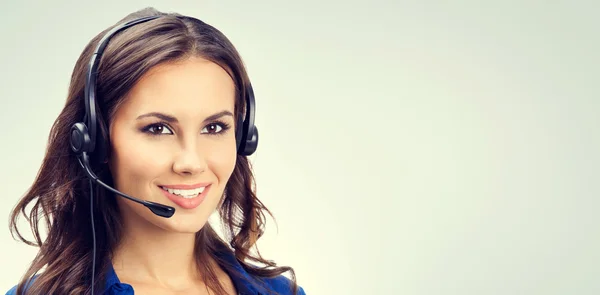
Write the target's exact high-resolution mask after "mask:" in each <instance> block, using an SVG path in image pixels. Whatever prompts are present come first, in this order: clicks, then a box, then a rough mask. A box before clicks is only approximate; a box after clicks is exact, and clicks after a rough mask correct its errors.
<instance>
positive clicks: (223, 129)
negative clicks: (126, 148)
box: [141, 120, 231, 136]
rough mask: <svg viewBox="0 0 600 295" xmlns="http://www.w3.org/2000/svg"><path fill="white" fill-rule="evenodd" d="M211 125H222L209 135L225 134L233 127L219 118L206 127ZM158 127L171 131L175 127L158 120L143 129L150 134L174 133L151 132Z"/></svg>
mask: <svg viewBox="0 0 600 295" xmlns="http://www.w3.org/2000/svg"><path fill="white" fill-rule="evenodd" d="M211 125H217V126H218V127H221V131H219V132H217V133H208V134H209V135H215V136H218V135H224V134H225V132H226V131H227V130H229V129H230V128H231V126H230V125H229V124H228V123H225V122H223V121H219V120H217V121H214V122H211V123H209V124H207V125H206V127H208V126H211ZM157 127H163V128H167V129H169V131H171V133H174V132H173V128H171V126H169V124H168V123H167V122H162V121H161V122H158V123H152V124H150V125H147V126H145V127H144V128H142V129H141V131H142V132H144V133H147V134H149V135H150V136H161V135H172V134H162V133H153V132H150V130H151V129H152V128H157ZM203 129H204V128H203Z"/></svg>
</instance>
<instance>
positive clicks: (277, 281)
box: [6, 252, 306, 295]
mask: <svg viewBox="0 0 600 295" xmlns="http://www.w3.org/2000/svg"><path fill="white" fill-rule="evenodd" d="M219 255H220V257H221V258H222V259H224V260H226V261H227V262H228V263H230V264H231V265H233V266H234V268H235V270H236V271H238V272H239V273H240V274H241V277H237V276H236V275H233V274H229V276H230V278H231V280H232V281H233V284H234V286H235V288H236V289H237V292H238V294H240V295H262V294H265V293H264V292H263V291H262V290H260V289H259V288H260V287H257V286H265V287H266V288H267V289H268V291H269V293H275V294H280V295H291V294H293V292H292V291H291V288H290V283H291V282H290V280H289V279H288V278H286V277H284V276H282V275H280V276H278V277H275V278H268V279H261V280H259V279H258V278H255V277H253V276H252V275H250V274H249V273H248V272H246V271H245V270H244V268H243V267H242V265H241V264H240V263H239V262H238V261H237V259H235V256H233V254H232V253H229V252H225V253H220V254H219ZM261 281H262V282H263V283H262V284H261ZM298 288H299V289H298V293H297V294H298V295H306V293H305V292H304V289H302V287H298ZM16 294H17V286H14V287H13V288H12V289H10V290H9V291H8V292H7V293H6V295H16ZM102 294H104V295H133V294H134V292H133V287H132V286H131V285H129V284H126V283H121V281H120V280H119V278H118V277H117V274H116V273H115V270H114V269H113V267H112V265H109V269H108V273H107V277H106V284H105V285H104V292H103V293H102Z"/></svg>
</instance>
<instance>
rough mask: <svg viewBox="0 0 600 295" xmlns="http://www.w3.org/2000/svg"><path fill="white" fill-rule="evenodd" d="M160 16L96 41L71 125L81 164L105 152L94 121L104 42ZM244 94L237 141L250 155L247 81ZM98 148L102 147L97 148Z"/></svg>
mask: <svg viewBox="0 0 600 295" xmlns="http://www.w3.org/2000/svg"><path fill="white" fill-rule="evenodd" d="M159 17H160V16H149V17H143V18H139V19H135V20H132V21H129V22H126V23H125V24H122V25H120V26H117V27H115V28H113V29H112V30H111V31H109V32H108V33H107V34H106V35H105V36H104V37H103V38H102V39H101V40H100V42H99V43H98V46H97V48H96V51H95V52H94V54H93V55H92V57H91V59H90V62H89V67H88V71H87V74H86V81H85V93H84V100H85V117H84V119H83V122H78V123H75V124H74V125H73V126H72V128H71V149H72V150H73V152H75V153H76V154H77V155H78V156H79V158H80V159H81V160H82V162H83V164H89V155H90V154H91V153H93V152H99V153H101V154H102V155H105V154H106V151H104V150H103V149H105V148H107V144H106V143H107V140H106V138H104V137H103V136H102V135H100V132H98V129H99V126H98V124H100V123H99V122H98V121H97V118H98V116H97V112H98V110H97V100H96V80H97V69H98V65H99V64H100V60H101V58H102V54H103V53H104V49H105V48H106V45H108V42H109V41H110V39H111V38H112V37H113V36H114V35H116V34H117V33H118V32H120V31H122V30H124V29H127V28H129V27H132V26H135V25H137V24H140V23H144V22H147V21H150V20H153V19H156V18H159ZM245 96H246V97H245V99H246V114H245V116H244V119H243V120H242V119H241V118H239V119H238V125H237V126H238V127H237V132H236V144H237V151H238V154H240V155H243V156H249V155H252V154H253V153H254V152H255V151H256V148H257V146H258V129H257V128H256V126H254V112H255V101H254V91H253V90H252V86H251V85H248V87H247V91H246V95H245ZM240 127H241V128H240ZM98 142H100V144H98ZM98 148H99V149H101V150H97V149H98Z"/></svg>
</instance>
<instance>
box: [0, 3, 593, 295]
mask: <svg viewBox="0 0 600 295" xmlns="http://www.w3.org/2000/svg"><path fill="white" fill-rule="evenodd" d="M595 2H596V1H437V2H435V3H434V2H433V1H411V2H405V1H383V0H373V1H360V2H359V1H340V0H336V1H332V0H329V1H314V0H304V1H273V0H269V1H266V0H264V1H261V0H256V1H230V0H221V1H216V0H210V1H204V0H197V1H137V0H127V1H116V0H112V1H107V0H105V1H64V0H60V1H59V0H55V1H40V0H37V1H2V4H0V36H1V46H0V66H1V70H0V106H1V107H0V120H1V121H0V122H1V126H2V133H1V135H0V136H1V138H2V144H1V145H0V151H1V152H0V163H1V167H2V169H0V173H1V174H0V179H1V181H2V190H3V192H2V198H0V208H1V210H0V217H2V218H3V219H2V220H4V221H3V223H2V224H4V225H5V226H1V227H0V242H1V243H0V245H1V246H2V249H1V251H0V261H1V262H2V267H0V289H4V290H8V289H9V288H10V287H12V286H13V285H14V284H16V283H17V281H18V280H19V278H20V276H21V275H22V274H23V272H24V271H25V269H26V267H27V266H28V264H29V262H30V261H31V259H32V258H33V256H34V255H35V253H36V251H35V249H34V248H31V247H28V246H25V245H23V244H20V243H16V242H14V241H13V239H12V238H11V236H10V234H9V232H8V227H7V226H6V225H7V224H8V223H7V222H8V219H7V218H8V214H9V212H10V210H11V209H12V208H13V206H14V205H15V204H16V202H17V201H18V199H19V198H20V197H21V196H22V194H23V193H24V192H25V190H26V189H27V188H28V186H29V185H30V184H31V182H32V180H33V179H34V177H35V175H36V173H37V170H38V168H39V165H40V162H41V160H42V156H43V154H44V149H45V145H46V139H47V136H48V132H49V128H50V126H51V124H52V123H53V121H54V119H55V118H56V116H57V115H58V113H59V112H60V110H61V107H62V105H63V102H64V100H65V97H66V91H67V87H68V82H69V79H70V75H71V71H72V69H73V66H74V64H75V61H76V59H77V57H78V56H79V54H80V53H81V50H82V49H83V47H84V46H85V44H87V42H88V41H89V40H90V39H91V38H92V37H93V36H94V35H96V34H97V33H98V32H100V31H101V30H103V29H105V28H106V27H108V26H110V25H112V24H114V23H115V22H117V21H118V20H119V19H121V18H122V17H124V16H125V15H127V14H129V13H130V12H133V11H136V10H139V9H141V8H144V7H148V6H152V7H155V8H157V9H159V10H163V11H174V12H179V13H182V14H189V15H192V16H195V17H198V18H200V19H203V20H204V21H206V22H207V23H209V24H211V25H214V26H215V27H217V28H218V29H220V30H221V31H223V32H224V33H225V34H226V35H227V36H228V37H229V38H230V39H231V40H232V42H233V43H234V44H235V46H236V47H237V48H238V49H239V51H240V52H241V54H242V57H243V58H244V61H245V63H246V65H247V66H248V71H249V73H250V77H251V79H252V82H253V85H254V88H255V92H256V95H257V119H256V124H257V125H258V126H259V128H260V132H261V133H260V136H261V137H260V144H259V149H258V151H257V153H256V154H255V155H254V156H252V161H253V163H254V165H255V171H256V177H257V184H258V196H259V197H260V198H261V200H262V201H263V202H264V203H265V204H266V205H267V206H268V207H269V208H270V209H271V210H272V211H273V213H274V215H275V217H276V220H277V226H276V225H275V222H273V221H272V220H269V222H268V224H267V233H266V235H265V236H264V238H263V239H261V240H260V242H259V246H260V249H261V252H262V254H263V255H264V256H265V257H267V258H269V259H273V260H275V261H277V262H278V263H280V264H282V265H291V266H293V267H294V268H295V270H296V274H297V278H298V281H299V283H300V285H302V286H303V287H304V288H305V290H306V291H307V294H309V295H317V294H413V295H426V294H427V295H434V294H446V295H450V294H457V295H458V294H461V295H464V294H498V295H500V294H502V295H505V294H528V295H531V294H578V295H583V294H599V293H600V280H599V279H598V273H599V272H600V269H599V266H598V265H600V254H599V249H600V229H599V221H600V218H599V217H598V212H599V208H600V201H599V197H600V181H599V180H600V179H599V178H600V177H599V171H600V169H599V168H598V167H599V165H600V156H599V155H598V152H599V150H600V136H599V134H598V133H599V131H598V127H599V126H600V120H599V119H598V113H599V112H600V91H599V89H598V88H599V86H598V84H599V81H598V77H599V74H600V71H599V67H600V54H599V52H600V42H599V41H600V40H599V37H598V36H599V32H598V30H599V27H600V21H599V20H598V19H599V18H598V17H597V11H598V8H600V5H598V4H596V3H597V2H596V3H595Z"/></svg>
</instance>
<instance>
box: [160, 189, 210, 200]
mask: <svg viewBox="0 0 600 295" xmlns="http://www.w3.org/2000/svg"><path fill="white" fill-rule="evenodd" d="M162 189H164V190H166V191H168V192H170V193H172V194H174V195H178V196H182V197H184V198H186V199H191V198H194V197H196V196H197V195H198V194H201V193H202V192H203V191H204V187H199V188H195V189H172V188H166V187H162Z"/></svg>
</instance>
